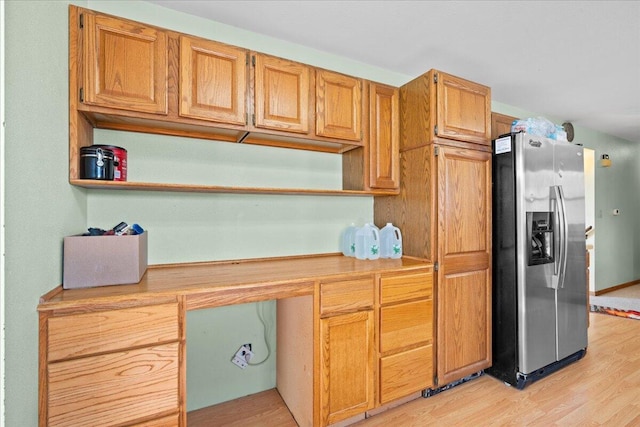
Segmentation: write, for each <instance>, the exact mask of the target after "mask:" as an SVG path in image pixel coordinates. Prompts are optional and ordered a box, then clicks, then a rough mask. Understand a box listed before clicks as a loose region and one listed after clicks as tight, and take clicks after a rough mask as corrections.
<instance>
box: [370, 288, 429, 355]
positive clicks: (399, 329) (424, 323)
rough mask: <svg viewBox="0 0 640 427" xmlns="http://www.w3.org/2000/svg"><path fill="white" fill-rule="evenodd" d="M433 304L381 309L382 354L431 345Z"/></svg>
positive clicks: (416, 303) (417, 302) (401, 305)
mask: <svg viewBox="0 0 640 427" xmlns="http://www.w3.org/2000/svg"><path fill="white" fill-rule="evenodd" d="M432 338H433V302H432V300H421V301H414V302H408V303H404V304H397V305H393V306H389V307H382V308H381V309H380V352H381V353H385V352H388V351H391V350H396V349H400V348H403V347H408V346H411V345H415V344H419V343H421V342H422V343H431V340H432Z"/></svg>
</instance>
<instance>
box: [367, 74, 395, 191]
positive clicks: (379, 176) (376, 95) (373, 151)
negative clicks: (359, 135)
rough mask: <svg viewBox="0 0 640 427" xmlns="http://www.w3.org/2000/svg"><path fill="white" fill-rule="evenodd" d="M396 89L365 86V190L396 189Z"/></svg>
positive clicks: (381, 86)
mask: <svg viewBox="0 0 640 427" xmlns="http://www.w3.org/2000/svg"><path fill="white" fill-rule="evenodd" d="M398 108H399V107H398V89H397V88H393V87H390V86H384V85H380V84H377V83H371V84H370V85H369V129H370V131H369V165H370V167H369V186H370V187H372V188H399V186H400V151H399V149H400V148H399V143H400V127H399V122H398V111H399V110H398Z"/></svg>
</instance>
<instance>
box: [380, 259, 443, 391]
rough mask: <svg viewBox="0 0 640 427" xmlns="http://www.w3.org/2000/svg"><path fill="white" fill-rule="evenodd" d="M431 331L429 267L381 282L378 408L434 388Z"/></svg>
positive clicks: (385, 277) (383, 278)
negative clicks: (414, 393)
mask: <svg viewBox="0 0 640 427" xmlns="http://www.w3.org/2000/svg"><path fill="white" fill-rule="evenodd" d="M433 328H434V322H433V270H432V268H431V267H430V268H429V269H428V270H427V271H425V272H423V273H413V274H394V275H386V276H382V277H381V278H380V333H379V336H380V343H379V347H378V349H379V354H380V365H379V369H380V372H379V373H380V388H379V390H380V393H379V396H380V397H379V399H378V401H379V403H380V404H385V403H389V402H391V401H393V400H396V399H399V398H401V397H404V396H407V395H409V394H411V393H413V392H416V391H420V390H423V389H426V388H429V387H431V386H432V385H433V375H434V373H433Z"/></svg>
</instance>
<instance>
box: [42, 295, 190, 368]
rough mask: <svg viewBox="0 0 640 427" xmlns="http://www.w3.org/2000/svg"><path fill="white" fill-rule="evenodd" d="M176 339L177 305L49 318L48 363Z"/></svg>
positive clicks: (177, 324)
mask: <svg viewBox="0 0 640 427" xmlns="http://www.w3.org/2000/svg"><path fill="white" fill-rule="evenodd" d="M179 337H180V333H179V322H178V304H162V305H150V306H142V307H133V308H126V309H122V310H109V311H97V312H92V313H82V314H75V315H70V316H60V317H51V318H49V320H48V336H47V342H48V351H49V361H50V362H51V361H56V360H62V359H67V358H70V357H79V356H88V355H91V354H96V353H103V352H107V351H115V350H119V349H123V348H129V347H139V346H143V345H153V344H157V343H161V342H168V341H177V340H178V339H179Z"/></svg>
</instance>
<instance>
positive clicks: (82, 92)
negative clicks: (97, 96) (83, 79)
mask: <svg viewBox="0 0 640 427" xmlns="http://www.w3.org/2000/svg"><path fill="white" fill-rule="evenodd" d="M79 95H80V102H84V89H82V88H80V93H79Z"/></svg>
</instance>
